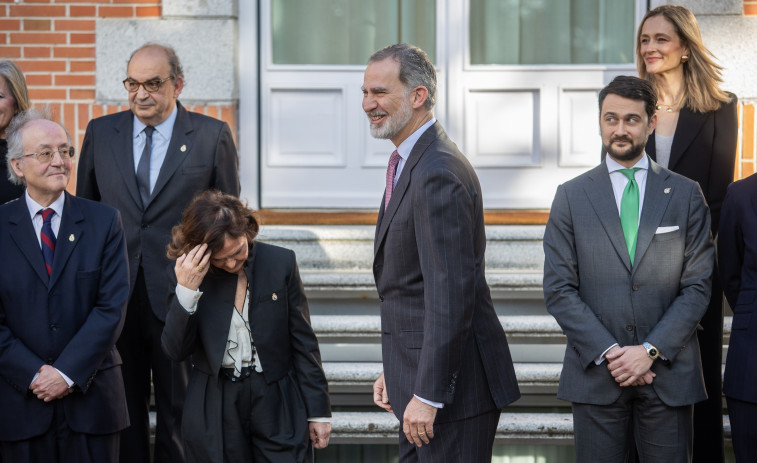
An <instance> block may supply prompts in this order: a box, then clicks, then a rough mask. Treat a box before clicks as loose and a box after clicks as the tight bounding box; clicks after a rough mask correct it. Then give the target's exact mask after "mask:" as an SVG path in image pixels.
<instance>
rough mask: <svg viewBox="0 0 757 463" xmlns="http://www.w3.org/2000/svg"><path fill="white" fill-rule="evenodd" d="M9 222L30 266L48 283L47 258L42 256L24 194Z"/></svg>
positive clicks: (17, 244) (10, 229)
mask: <svg viewBox="0 0 757 463" xmlns="http://www.w3.org/2000/svg"><path fill="white" fill-rule="evenodd" d="M8 223H9V226H8V228H9V231H10V236H11V238H12V239H13V241H14V242H15V243H16V246H18V248H19V249H20V250H21V253H22V254H23V255H24V257H26V260H27V261H29V266H31V268H33V269H34V271H35V272H36V273H37V276H38V277H39V279H40V280H42V282H43V283H44V284H45V285H47V284H48V283H49V281H50V277H48V275H47V270H45V259H44V258H43V257H42V249H41V248H40V245H39V242H38V241H37V236H36V234H35V232H34V226H33V225H32V220H31V218H30V217H29V208H28V207H27V206H26V200H25V199H24V196H21V197H20V198H19V199H17V200H16V205H15V210H14V211H13V214H11V216H10V218H9V220H8Z"/></svg>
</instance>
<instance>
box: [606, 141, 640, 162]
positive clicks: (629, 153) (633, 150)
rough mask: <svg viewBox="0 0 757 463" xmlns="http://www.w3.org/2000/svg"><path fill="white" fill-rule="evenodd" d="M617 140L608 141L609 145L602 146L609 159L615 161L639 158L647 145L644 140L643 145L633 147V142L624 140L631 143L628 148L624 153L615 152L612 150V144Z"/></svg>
mask: <svg viewBox="0 0 757 463" xmlns="http://www.w3.org/2000/svg"><path fill="white" fill-rule="evenodd" d="M616 140H617V139H613V140H610V143H609V144H608V145H605V144H604V143H603V144H602V147H603V148H604V149H605V151H606V152H607V154H609V155H610V157H611V158H613V159H614V160H616V161H633V160H634V159H636V158H638V157H639V156H641V154H642V153H644V147H645V146H646V144H647V141H646V140H644V142H643V143H641V144H639V145H634V144H633V141H632V140H630V139H628V138H626V139H624V140H625V141H629V142H630V143H631V146H630V147H628V148H627V149H626V150H625V151H617V150H615V149H613V148H612V143H613V142H614V141H616Z"/></svg>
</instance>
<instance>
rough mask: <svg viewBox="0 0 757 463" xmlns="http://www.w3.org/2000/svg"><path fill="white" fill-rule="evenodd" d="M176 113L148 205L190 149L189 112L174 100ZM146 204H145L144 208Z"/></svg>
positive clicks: (190, 124)
mask: <svg viewBox="0 0 757 463" xmlns="http://www.w3.org/2000/svg"><path fill="white" fill-rule="evenodd" d="M176 107H177V114H176V122H175V123H174V126H173V132H172V135H171V141H170V142H169V144H168V150H166V158H165V160H164V161H163V165H162V166H161V167H160V173H159V174H158V179H157V180H156V181H155V187H154V188H153V189H152V195H150V200H149V201H148V202H147V204H148V205H149V204H150V203H151V202H152V201H153V200H154V199H155V197H157V196H158V194H160V191H161V190H162V189H163V188H165V186H166V184H167V183H168V180H169V179H170V178H171V177H172V176H173V174H174V173H175V172H176V169H178V168H179V166H180V165H181V164H182V163H183V162H184V159H186V157H187V156H188V155H189V153H190V152H191V151H192V139H191V137H190V134H191V133H192V131H193V130H194V129H193V128H192V122H191V121H190V120H189V114H188V113H187V110H186V109H184V106H182V105H181V103H179V102H178V101H177V102H176ZM146 208H147V206H145V209H146Z"/></svg>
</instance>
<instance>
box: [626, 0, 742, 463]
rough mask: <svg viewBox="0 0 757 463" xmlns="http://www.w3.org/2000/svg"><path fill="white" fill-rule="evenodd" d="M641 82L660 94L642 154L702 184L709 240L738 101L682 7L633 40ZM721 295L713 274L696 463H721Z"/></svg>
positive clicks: (660, 12) (648, 20) (702, 339)
mask: <svg viewBox="0 0 757 463" xmlns="http://www.w3.org/2000/svg"><path fill="white" fill-rule="evenodd" d="M636 61H637V66H638V71H639V76H640V77H642V78H645V79H647V80H649V81H651V82H652V83H653V84H654V85H655V87H656V89H657V94H658V103H657V128H656V129H655V131H654V136H650V137H649V140H648V141H647V145H646V151H647V154H649V155H650V156H651V157H652V159H654V160H655V161H656V162H657V163H658V164H660V165H662V166H663V167H667V168H668V169H670V170H672V171H673V172H676V173H678V174H681V175H684V176H686V177H688V178H690V179H692V180H695V181H697V182H699V186H700V187H701V188H702V192H703V193H704V196H705V199H707V203H708V205H709V207H710V213H711V218H712V222H711V227H712V234H713V237H715V236H716V235H717V232H718V222H719V221H720V209H721V206H722V204H723V199H724V198H725V194H726V189H727V187H728V185H729V184H730V183H731V182H732V181H733V169H734V163H735V158H736V139H737V131H738V122H737V119H736V96H735V95H733V94H730V93H727V92H725V91H723V90H722V89H721V88H720V83H721V82H722V78H721V76H720V71H721V69H722V68H721V67H720V66H719V65H717V64H716V63H715V61H714V57H713V55H712V53H710V51H709V50H708V49H707V48H706V47H705V46H704V44H703V43H702V37H701V34H700V32H699V25H698V24H697V21H696V19H695V18H694V15H693V14H692V13H691V11H689V10H687V9H686V8H684V7H681V6H674V5H663V6H660V7H657V8H655V9H653V10H650V11H649V12H648V13H647V14H646V16H644V19H643V20H642V22H641V25H640V26H639V31H638V34H637V38H636ZM722 301H723V290H722V288H721V285H720V279H719V278H718V275H717V269H715V273H714V274H713V278H712V298H711V300H710V305H709V308H708V309H707V313H706V314H705V316H704V317H703V318H702V321H701V325H702V327H703V330H701V331H699V332H698V336H699V346H700V350H701V356H702V367H703V370H704V379H705V386H706V387H707V395H708V397H709V398H708V399H707V400H706V401H704V402H700V403H698V404H696V405H695V407H694V461H695V462H696V461H702V462H708V463H712V462H722V461H723V459H724V456H723V421H722V418H723V416H722V410H723V406H722V387H721V366H722V348H723V302H722Z"/></svg>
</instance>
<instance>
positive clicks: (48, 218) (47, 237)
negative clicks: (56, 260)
mask: <svg viewBox="0 0 757 463" xmlns="http://www.w3.org/2000/svg"><path fill="white" fill-rule="evenodd" d="M39 213H40V214H41V215H42V230H41V231H40V233H39V237H40V240H41V241H42V257H44V259H45V267H46V268H47V275H48V276H49V275H50V273H52V271H53V256H54V255H55V241H56V240H55V233H53V225H52V222H53V215H54V214H55V211H54V210H52V209H50V208H47V209H42V210H40V211H39Z"/></svg>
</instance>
